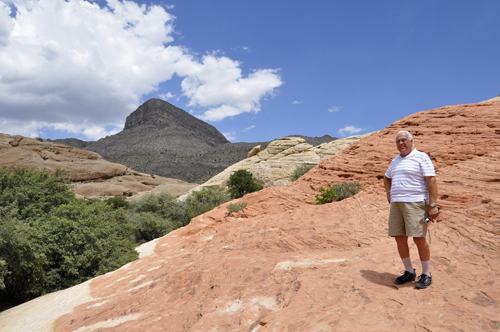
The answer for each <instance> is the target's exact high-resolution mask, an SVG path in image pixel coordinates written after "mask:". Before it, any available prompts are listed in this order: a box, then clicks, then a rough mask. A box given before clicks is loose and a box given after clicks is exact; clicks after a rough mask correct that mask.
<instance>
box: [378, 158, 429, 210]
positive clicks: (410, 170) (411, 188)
mask: <svg viewBox="0 0 500 332" xmlns="http://www.w3.org/2000/svg"><path fill="white" fill-rule="evenodd" d="M385 176H386V177H387V178H389V179H392V186H391V202H421V201H423V200H425V201H426V202H427V203H429V189H428V188H427V181H426V180H425V176H436V172H435V171H434V165H433V164H432V161H431V158H429V156H428V155H427V154H426V153H424V152H420V151H418V150H417V149H413V151H412V152H410V154H408V155H407V156H406V157H404V158H403V157H401V155H400V154H399V155H398V156H397V157H396V158H394V159H393V160H392V162H391V165H390V166H389V168H388V169H387V172H385Z"/></svg>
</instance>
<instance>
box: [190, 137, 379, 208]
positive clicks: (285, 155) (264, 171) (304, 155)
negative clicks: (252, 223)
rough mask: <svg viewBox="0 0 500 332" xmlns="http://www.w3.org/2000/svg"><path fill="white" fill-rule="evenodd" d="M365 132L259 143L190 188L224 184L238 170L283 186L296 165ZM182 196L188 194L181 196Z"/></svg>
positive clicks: (330, 153)
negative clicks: (311, 141)
mask: <svg viewBox="0 0 500 332" xmlns="http://www.w3.org/2000/svg"><path fill="white" fill-rule="evenodd" d="M368 135H370V134H364V135H355V136H350V137H347V138H343V139H337V140H334V141H331V142H329V143H322V144H320V145H318V146H316V147H315V146H312V145H311V144H308V143H306V141H305V139H304V138H301V137H284V138H280V139H277V140H274V141H272V142H271V143H269V145H267V148H266V149H264V150H261V146H260V145H258V146H256V147H254V148H253V149H252V150H251V151H250V152H249V153H248V158H246V159H244V160H242V161H240V162H237V163H236V164H233V165H231V166H229V167H228V168H226V169H225V170H224V171H222V172H221V173H219V174H217V175H215V176H214V177H212V178H211V179H210V180H208V181H207V182H205V183H203V184H201V185H199V186H197V187H195V188H193V189H192V191H198V190H201V189H203V188H210V187H226V182H227V181H228V180H229V177H230V176H231V175H232V174H233V173H234V172H236V171H237V170H240V169H244V170H247V171H249V172H250V173H252V175H253V177H254V179H255V182H256V183H258V184H259V185H261V186H263V187H264V188H268V187H274V186H283V185H286V184H288V183H290V182H291V180H290V176H291V175H292V174H293V172H294V170H295V168H296V167H297V166H300V165H311V166H316V165H318V164H319V163H320V162H321V161H322V160H324V159H326V158H328V157H331V156H333V155H335V154H337V153H339V152H341V151H342V150H344V149H345V148H347V147H348V146H350V145H351V144H354V143H356V142H358V141H359V140H361V139H363V138H364V137H366V136H368ZM302 137H303V136H302ZM185 197H187V194H186V195H184V196H182V197H181V199H184V198H185Z"/></svg>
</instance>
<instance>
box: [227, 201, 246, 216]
mask: <svg viewBox="0 0 500 332" xmlns="http://www.w3.org/2000/svg"><path fill="white" fill-rule="evenodd" d="M247 205H248V203H247V202H241V203H236V204H233V203H231V204H229V205H228V206H227V212H226V217H227V216H229V215H230V214H231V213H233V212H238V211H241V210H243V209H244V208H246V207H247Z"/></svg>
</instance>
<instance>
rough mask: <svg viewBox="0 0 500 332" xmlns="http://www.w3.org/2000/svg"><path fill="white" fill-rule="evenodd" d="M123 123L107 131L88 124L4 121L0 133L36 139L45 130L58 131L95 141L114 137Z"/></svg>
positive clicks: (101, 127)
mask: <svg viewBox="0 0 500 332" xmlns="http://www.w3.org/2000/svg"><path fill="white" fill-rule="evenodd" d="M123 125H124V124H123V123H121V124H118V125H117V126H114V127H111V128H110V129H107V128H106V127H104V126H98V125H93V124H89V123H82V124H74V123H73V122H67V123H48V122H43V121H40V122H38V121H27V122H25V121H19V120H6V121H2V122H0V132H2V133H8V134H15V135H22V136H27V137H37V136H40V135H41V133H42V132H43V131H44V130H46V129H50V130H58V131H61V132H64V133H68V134H75V135H79V134H82V135H85V136H86V137H87V138H88V139H89V140H96V139H99V138H101V137H104V136H108V135H114V134H117V133H119V132H120V131H121V130H122V129H123Z"/></svg>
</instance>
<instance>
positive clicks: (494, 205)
mask: <svg viewBox="0 0 500 332" xmlns="http://www.w3.org/2000/svg"><path fill="white" fill-rule="evenodd" d="M400 130H409V131H410V132H412V133H413V134H414V138H415V145H416V147H417V148H418V149H419V150H421V151H425V152H427V153H428V154H429V155H430V156H431V159H432V160H433V162H434V164H435V166H436V170H437V180H438V190H439V204H440V205H441V206H442V210H441V216H440V218H439V219H440V222H439V223H435V224H433V225H432V226H431V230H430V232H431V235H432V238H431V252H432V258H431V270H432V273H433V277H434V284H433V285H431V286H430V287H429V288H428V289H425V290H417V289H415V288H414V287H413V285H411V284H405V285H395V284H394V278H395V277H396V276H398V275H399V274H400V271H401V270H402V269H403V267H402V263H401V261H400V259H399V257H398V254H397V250H396V246H395V243H394V240H393V239H391V238H389V237H388V236H387V226H386V223H387V221H386V220H387V216H388V208H389V205H388V204H387V202H386V199H385V192H384V188H383V184H382V177H383V175H384V173H385V170H386V169H387V167H388V165H389V163H390V161H391V160H392V159H393V158H394V157H395V156H396V154H397V150H396V146H395V142H394V138H395V135H396V133H397V132H398V131H400ZM499 138H500V102H495V103H479V104H470V105H457V106H447V107H443V108H439V109H434V110H431V111H426V112H420V113H417V114H414V115H411V116H408V117H406V118H404V119H402V120H400V121H397V122H395V123H393V124H392V125H390V126H389V127H387V128H386V129H384V130H382V131H380V132H378V133H375V134H373V135H371V136H369V137H367V138H365V139H363V140H361V141H360V142H358V143H356V144H354V145H352V146H351V147H349V148H347V149H346V150H344V151H343V152H342V153H340V154H337V155H335V156H333V157H331V158H329V159H326V160H324V161H323V162H322V163H321V164H320V165H319V166H318V167H316V168H315V169H314V170H312V171H310V172H309V173H307V174H306V175H305V176H303V177H302V178H300V179H299V180H297V181H296V182H294V183H291V184H289V185H287V186H283V187H273V188H267V189H264V190H262V191H260V192H258V193H253V194H250V195H247V196H245V197H243V198H242V199H240V200H239V201H246V202H248V206H247V207H246V208H245V209H243V210H242V211H240V212H238V213H234V214H233V215H231V216H229V217H225V213H226V211H227V209H226V206H227V204H226V205H224V206H220V207H218V208H216V209H214V210H212V211H210V212H208V213H206V214H204V215H202V216H199V217H197V218H195V219H193V220H192V222H191V223H190V224H189V225H188V226H186V227H184V228H182V229H178V230H176V231H174V232H172V233H170V234H169V235H167V236H165V237H163V238H161V239H159V240H158V241H157V243H156V248H155V252H154V254H153V255H151V256H148V257H144V258H142V259H139V260H137V261H135V262H132V263H131V264H129V265H127V266H125V267H122V268H121V269H119V270H117V271H115V272H113V273H109V274H107V275H104V276H101V277H98V278H95V279H94V280H93V281H92V282H91V283H90V293H91V295H92V297H93V298H94V300H92V301H87V302H83V301H82V303H81V304H80V305H78V306H76V307H75V308H74V310H73V312H71V313H68V314H66V315H63V316H61V317H60V318H59V319H58V320H57V322H56V324H55V326H54V329H55V331H91V330H93V329H95V330H96V331H97V330H100V329H99V328H102V329H103V330H104V329H105V330H106V331H253V332H256V331H259V332H264V331H406V330H408V331H479V330H490V331H491V330H498V329H500V315H499V312H500V311H499V304H500V303H499V302H500V278H499V275H500V260H499V253H500V245H499V241H498V240H499V225H500V223H499V220H500V163H499V160H500V139H499ZM344 180H359V181H360V182H361V184H362V191H361V192H360V193H359V194H357V195H356V196H354V197H351V198H348V199H346V200H344V201H341V202H335V203H331V204H326V205H316V204H315V199H314V197H315V195H316V194H318V188H319V187H320V186H326V185H328V184H329V183H335V182H340V181H344ZM411 254H412V259H413V263H414V266H415V267H416V268H417V273H418V272H419V271H421V268H420V263H419V260H418V255H417V252H416V248H415V246H414V245H412V246H411ZM0 318H1V317H0Z"/></svg>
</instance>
